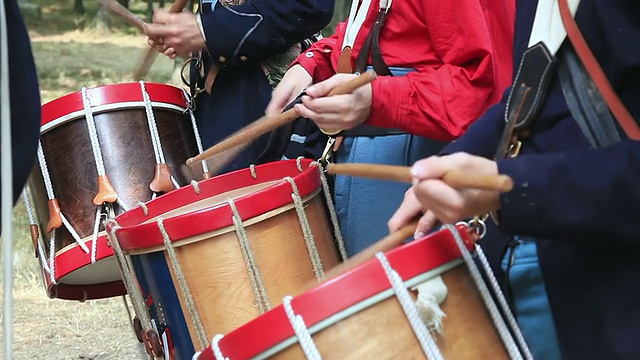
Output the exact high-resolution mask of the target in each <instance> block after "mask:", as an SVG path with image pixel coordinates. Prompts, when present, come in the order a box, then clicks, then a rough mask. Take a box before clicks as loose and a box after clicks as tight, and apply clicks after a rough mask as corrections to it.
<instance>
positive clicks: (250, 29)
mask: <svg viewBox="0 0 640 360" xmlns="http://www.w3.org/2000/svg"><path fill="white" fill-rule="evenodd" d="M333 8H334V1H333V0H289V1H263V0H247V1H245V2H244V3H243V4H242V5H236V6H232V7H224V6H222V5H221V4H220V3H218V2H215V3H214V4H213V11H212V7H211V5H210V4H205V6H204V7H203V15H202V24H203V28H204V32H205V35H206V40H207V52H208V54H209V55H210V56H209V57H208V59H207V63H208V64H210V63H211V61H215V62H216V63H217V64H218V65H219V66H221V67H222V69H221V70H220V72H219V74H218V77H217V79H216V82H215V83H214V85H213V90H212V93H211V95H207V94H206V93H203V94H201V95H200V96H198V98H197V102H196V119H197V122H198V125H199V130H200V135H201V137H202V140H203V144H204V146H205V148H206V147H209V146H212V145H214V144H215V143H217V142H219V141H220V140H222V139H224V138H225V137H227V136H228V135H230V134H231V133H233V132H235V131H236V130H238V129H240V128H241V127H243V126H245V125H247V124H249V123H251V122H253V121H254V120H256V119H258V118H259V117H260V116H262V115H264V110H265V108H266V107H267V104H268V103H269V100H270V99H271V91H272V88H271V86H270V84H269V82H268V80H267V78H266V76H265V73H264V71H263V69H262V67H261V63H262V62H263V61H264V60H265V59H267V58H269V57H270V56H273V55H275V54H279V53H282V52H285V51H287V50H288V49H289V48H290V47H291V46H292V45H294V44H296V43H299V42H301V41H303V40H304V39H306V38H308V37H310V36H312V35H313V34H314V33H316V32H318V31H319V30H321V29H322V28H323V27H325V26H326V25H327V24H328V23H329V21H330V20H331V16H332V15H333ZM268 143H269V136H263V137H261V138H260V139H259V140H258V141H256V142H254V143H252V144H251V146H250V147H249V148H248V149H247V150H246V151H244V153H243V154H242V155H241V156H239V157H237V158H236V159H235V160H234V161H233V163H231V164H230V165H229V166H227V167H226V168H225V169H224V170H223V171H224V172H227V171H231V170H236V169H241V168H245V167H247V166H248V165H249V164H250V163H253V162H255V161H256V159H257V158H258V157H259V156H260V155H261V154H262V153H263V152H264V151H265V148H266V147H267V145H268ZM266 155H267V156H263V158H270V159H272V160H276V159H278V158H279V155H281V154H272V155H270V156H269V154H266Z"/></svg>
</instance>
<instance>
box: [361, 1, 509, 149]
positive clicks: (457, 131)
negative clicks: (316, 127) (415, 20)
mask: <svg viewBox="0 0 640 360" xmlns="http://www.w3.org/2000/svg"><path fill="white" fill-rule="evenodd" d="M497 3H500V2H497ZM494 6H495V5H494ZM485 10H486V9H483V8H482V6H481V4H480V1H478V0H474V1H470V0H448V1H427V2H425V14H426V19H425V23H426V24H428V36H429V38H430V41H431V44H432V46H433V50H434V52H435V54H436V55H437V57H438V58H440V59H441V60H442V64H436V65H434V64H426V65H423V66H419V67H417V68H416V70H417V71H416V72H412V73H409V74H408V75H407V76H403V77H388V76H384V77H379V78H378V79H376V80H375V81H374V82H373V84H372V93H373V95H372V96H373V98H372V105H371V115H370V116H369V118H368V119H367V124H369V125H375V126H380V127H387V128H400V129H402V130H404V131H407V132H409V133H413V134H417V135H421V136H425V137H428V138H432V139H436V140H441V141H450V140H453V139H455V138H457V137H458V136H460V135H461V134H463V133H464V131H465V130H466V129H467V127H468V126H469V125H470V124H471V123H472V122H473V121H474V120H475V119H477V118H478V117H480V115H482V113H483V112H484V111H485V110H486V109H487V108H488V107H489V106H490V105H492V104H494V103H495V102H497V101H498V100H499V96H500V93H501V92H502V91H503V90H504V89H498V88H497V87H499V86H498V84H504V83H505V81H504V79H502V81H498V80H499V79H497V76H506V77H507V78H508V79H507V81H508V80H510V77H511V59H510V58H509V59H508V61H505V60H502V63H500V62H498V63H496V62H497V60H496V59H495V57H494V56H493V54H492V51H493V49H494V46H496V45H494V44H493V42H492V38H491V35H490V33H489V29H490V28H492V27H491V26H490V25H489V24H487V21H486V20H485V17H484V16H483V15H482V14H483V13H484V11H485ZM514 15H515V14H513V15H512V16H514ZM504 21H509V19H504ZM511 23H513V19H512V21H511ZM509 32H510V33H509V34H504V36H502V37H503V38H504V40H505V41H504V42H502V43H501V44H497V46H509V47H510V46H511V43H512V34H513V28H511V29H509ZM509 53H510V51H509ZM496 68H497V69H500V71H496ZM505 87H506V86H505Z"/></svg>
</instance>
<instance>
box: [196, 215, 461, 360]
mask: <svg viewBox="0 0 640 360" xmlns="http://www.w3.org/2000/svg"><path fill="white" fill-rule="evenodd" d="M457 229H458V231H459V233H460V235H461V236H462V239H463V240H464V242H465V244H466V246H467V248H468V249H469V250H471V249H472V248H473V240H472V237H471V236H470V235H469V231H468V229H469V228H467V227H466V226H458V227H457ZM385 255H386V257H387V259H388V260H389V263H390V265H391V267H392V268H393V269H394V270H395V271H396V272H398V274H399V275H400V276H401V277H402V279H403V280H404V281H405V282H407V283H410V282H411V281H412V280H415V279H417V278H419V277H420V276H421V275H423V274H425V273H428V272H429V271H431V270H434V269H437V268H439V267H442V266H445V265H447V264H450V263H452V262H454V261H457V262H456V263H455V264H458V263H460V262H461V261H462V260H461V259H460V258H461V254H460V250H459V248H458V246H457V244H456V242H455V239H454V236H453V234H452V233H451V232H449V231H448V230H440V231H438V232H436V233H433V234H431V235H427V236H426V237H424V238H423V239H420V240H416V241H413V242H410V243H408V244H405V245H403V246H401V247H398V248H396V249H394V250H392V251H390V252H388V253H386V254H385ZM424 280H426V279H424ZM424 280H422V281H424ZM422 281H419V282H418V283H420V282H422ZM415 285H417V284H410V285H409V286H415ZM390 289H391V284H390V283H389V279H388V278H387V276H386V274H385V272H384V269H383V268H382V266H381V265H380V262H379V261H378V260H376V259H371V260H369V261H367V262H365V263H364V264H362V265H360V266H359V267H357V268H355V269H353V270H350V271H348V272H346V273H344V274H342V275H340V276H338V277H336V278H333V279H331V280H328V281H327V282H325V283H323V284H321V285H318V286H317V287H315V288H313V289H311V290H309V291H307V292H305V293H303V294H301V295H299V296H297V297H295V298H293V300H292V301H291V306H292V307H293V309H294V311H295V313H296V315H300V316H302V318H303V319H304V322H305V324H306V326H307V328H312V327H313V326H318V325H320V323H321V322H323V321H325V320H327V319H329V318H330V317H331V316H334V315H336V314H338V313H340V312H344V311H346V310H348V309H349V308H350V307H352V306H355V305H357V304H361V303H362V302H364V301H366V300H368V299H371V298H372V297H374V296H376V295H378V294H381V293H383V292H385V291H389V290H390ZM337 294H339V296H336V295H337ZM318 331H320V330H318ZM295 336H296V335H295V333H294V331H293V329H292V328H291V324H290V323H289V320H288V318H287V315H286V313H285V311H284V308H283V306H282V305H280V306H278V307H276V308H274V309H272V310H270V311H268V312H266V313H264V314H263V315H261V316H260V317H258V318H256V319H254V320H252V321H250V322H248V323H247V324H245V325H243V326H241V327H239V328H237V329H236V330H234V331H232V332H230V333H229V334H226V335H225V336H224V337H223V338H222V339H221V340H220V343H219V346H220V350H221V351H222V354H223V355H224V356H225V357H227V358H229V359H250V358H253V357H254V356H258V355H261V354H263V353H265V352H266V351H269V350H271V349H273V348H274V347H276V346H278V345H281V344H282V343H283V342H285V341H287V340H289V339H292V338H295ZM198 359H199V360H215V356H214V354H213V351H212V348H211V346H210V347H208V348H207V349H206V350H205V351H203V352H202V354H200V356H199V357H198Z"/></svg>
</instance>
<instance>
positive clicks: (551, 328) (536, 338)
mask: <svg viewBox="0 0 640 360" xmlns="http://www.w3.org/2000/svg"><path fill="white" fill-rule="evenodd" d="M515 239H516V240H519V241H520V245H518V246H516V247H515V248H513V249H512V250H511V251H507V253H506V254H505V256H504V258H503V259H502V269H503V270H504V271H505V272H507V267H509V262H511V266H510V269H509V271H508V272H507V273H508V274H509V279H508V281H509V286H510V289H511V295H512V300H513V302H514V304H515V314H517V320H518V325H519V327H520V330H521V331H522V334H523V335H524V337H525V339H526V341H527V344H528V345H529V349H530V350H531V353H532V354H533V358H534V359H544V360H556V359H560V358H561V356H560V347H559V345H558V338H557V335H556V328H555V324H554V323H553V317H552V315H551V307H550V305H549V299H548V297H547V290H546V288H545V285H544V281H543V279H542V272H541V271H540V264H539V262H538V247H537V245H536V243H535V241H533V239H523V238H520V237H517V236H516V237H515Z"/></svg>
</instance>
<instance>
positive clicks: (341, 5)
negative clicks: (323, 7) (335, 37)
mask: <svg viewBox="0 0 640 360" xmlns="http://www.w3.org/2000/svg"><path fill="white" fill-rule="evenodd" d="M353 1H357V0H353ZM350 9H351V1H350V0H336V5H335V9H334V11H333V18H331V22H330V23H329V25H327V27H326V28H325V29H324V30H323V31H322V36H330V35H331V34H333V33H334V31H335V29H336V25H338V23H339V22H342V21H345V20H346V19H347V17H348V16H349V10H350Z"/></svg>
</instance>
